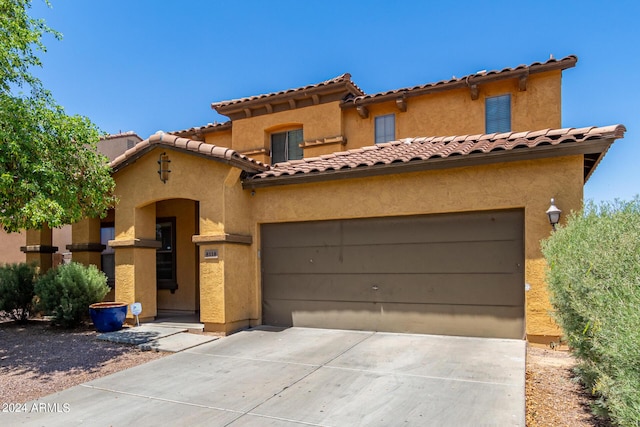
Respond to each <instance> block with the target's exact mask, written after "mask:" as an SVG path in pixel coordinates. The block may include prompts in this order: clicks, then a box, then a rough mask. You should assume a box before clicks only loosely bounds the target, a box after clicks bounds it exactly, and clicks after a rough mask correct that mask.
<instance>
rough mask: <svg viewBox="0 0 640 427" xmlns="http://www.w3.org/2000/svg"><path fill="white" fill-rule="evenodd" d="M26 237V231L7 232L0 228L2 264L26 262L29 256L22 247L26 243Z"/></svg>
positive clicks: (0, 260) (0, 261)
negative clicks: (22, 250)
mask: <svg viewBox="0 0 640 427" xmlns="http://www.w3.org/2000/svg"><path fill="white" fill-rule="evenodd" d="M26 239H27V237H26V235H25V233H24V232H20V233H7V232H6V231H4V230H0V264H12V263H16V262H25V260H26V259H27V257H26V255H25V254H24V253H23V252H21V251H20V247H21V246H24V245H25V242H26Z"/></svg>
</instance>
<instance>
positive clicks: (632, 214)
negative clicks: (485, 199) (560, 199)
mask: <svg viewBox="0 0 640 427" xmlns="http://www.w3.org/2000/svg"><path fill="white" fill-rule="evenodd" d="M542 248H543V253H544V256H545V258H546V259H547V263H548V265H549V270H548V274H547V282H548V284H549V289H550V291H551V302H552V305H553V307H554V309H555V310H556V312H555V316H556V319H557V321H558V323H559V324H560V326H562V328H563V329H564V333H565V335H566V338H567V340H568V342H569V345H570V346H571V348H572V351H573V352H574V354H575V355H576V357H577V358H578V361H579V366H578V369H577V372H578V374H579V375H580V377H581V379H582V380H583V381H584V383H585V385H587V387H589V388H590V389H591V391H592V393H594V394H595V395H596V396H598V399H597V400H596V404H595V407H594V410H595V412H596V413H600V414H602V413H606V414H607V415H609V416H610V417H611V419H612V420H613V421H614V422H616V423H618V424H620V425H623V426H640V198H638V197H636V198H635V199H634V200H633V201H631V202H619V201H617V202H615V203H605V204H602V205H600V206H596V205H594V204H593V203H590V204H588V205H587V206H586V207H585V209H584V210H583V211H582V212H579V213H576V214H572V215H571V216H570V218H569V220H568V221H567V225H566V226H564V227H559V228H558V230H557V231H556V232H555V233H553V235H552V236H551V237H550V238H549V239H548V240H546V241H544V242H543V244H542Z"/></svg>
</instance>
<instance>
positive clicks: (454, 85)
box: [340, 55, 578, 109]
mask: <svg viewBox="0 0 640 427" xmlns="http://www.w3.org/2000/svg"><path fill="white" fill-rule="evenodd" d="M577 62H578V57H577V56H575V55H569V56H567V57H565V58H562V59H560V60H557V61H548V62H545V63H542V64H538V63H534V64H532V65H528V66H519V67H516V68H513V69H508V70H503V71H491V72H488V73H486V74H471V75H468V76H466V77H461V78H459V79H456V80H449V81H441V82H435V83H432V84H426V85H423V87H413V88H402V89H397V90H395V91H389V93H384V92H382V93H381V94H379V95H376V94H370V95H367V96H365V97H364V98H360V99H358V98H353V99H349V100H346V101H344V102H342V103H341V104H340V107H341V108H343V109H349V108H356V107H358V106H364V105H370V104H377V103H381V102H388V101H393V100H396V99H398V98H410V97H414V96H420V95H425V94H429V93H438V92H443V91H447V90H454V89H463V88H471V87H473V86H478V85H481V84H487V83H492V82H496V81H500V80H507V79H514V78H526V77H527V76H529V75H531V74H538V73H545V72H549V71H555V70H566V69H568V68H572V67H575V65H576V63H577Z"/></svg>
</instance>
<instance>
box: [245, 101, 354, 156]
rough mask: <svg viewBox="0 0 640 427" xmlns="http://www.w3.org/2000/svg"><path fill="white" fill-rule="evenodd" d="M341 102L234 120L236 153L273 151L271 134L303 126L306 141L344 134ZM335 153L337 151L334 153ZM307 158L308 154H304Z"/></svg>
mask: <svg viewBox="0 0 640 427" xmlns="http://www.w3.org/2000/svg"><path fill="white" fill-rule="evenodd" d="M339 105H340V103H339V102H338V101H335V102H328V103H326V104H319V105H314V106H311V107H304V108H298V109H295V110H289V111H281V112H278V113H273V114H266V115H262V116H256V117H251V118H248V119H241V120H235V121H234V122H233V144H232V146H233V149H234V150H237V151H246V150H254V149H259V148H265V149H270V148H271V140H270V136H269V135H270V134H271V133H272V132H280V131H284V130H286V129H292V128H295V127H302V128H303V133H304V139H305V141H306V140H310V139H322V138H327V137H333V136H338V135H341V134H342V119H341V110H340V106H339ZM334 151H335V150H334ZM305 156H306V154H305Z"/></svg>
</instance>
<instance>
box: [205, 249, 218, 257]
mask: <svg viewBox="0 0 640 427" xmlns="http://www.w3.org/2000/svg"><path fill="white" fill-rule="evenodd" d="M217 258H218V250H217V249H205V250H204V259H217Z"/></svg>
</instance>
